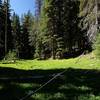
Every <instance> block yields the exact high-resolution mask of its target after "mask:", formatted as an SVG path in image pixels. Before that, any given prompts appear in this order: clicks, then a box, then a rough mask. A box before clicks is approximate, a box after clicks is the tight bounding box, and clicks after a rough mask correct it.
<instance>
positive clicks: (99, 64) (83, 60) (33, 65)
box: [0, 54, 100, 70]
mask: <svg viewBox="0 0 100 100" xmlns="http://www.w3.org/2000/svg"><path fill="white" fill-rule="evenodd" d="M6 62H7V61H1V62H0V67H11V68H17V69H25V70H29V69H30V70H34V69H44V70H46V69H59V68H64V69H65V68H81V69H100V61H99V60H97V59H96V58H94V57H91V54H90V55H86V56H82V57H77V58H71V59H64V60H51V59H50V60H41V61H40V60H20V61H18V60H17V61H16V63H6Z"/></svg>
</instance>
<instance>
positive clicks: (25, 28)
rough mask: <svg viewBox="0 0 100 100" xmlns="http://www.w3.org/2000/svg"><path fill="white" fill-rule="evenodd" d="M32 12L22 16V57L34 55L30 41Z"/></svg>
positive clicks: (27, 57) (26, 57)
mask: <svg viewBox="0 0 100 100" xmlns="http://www.w3.org/2000/svg"><path fill="white" fill-rule="evenodd" d="M30 23H31V20H30V12H28V13H27V14H25V15H24V17H23V18H22V28H21V48H20V54H19V56H20V58H22V59H29V58H32V57H33V54H32V53H33V52H32V51H31V46H30V42H29V33H30V29H29V28H30Z"/></svg>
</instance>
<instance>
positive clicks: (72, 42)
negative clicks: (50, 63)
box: [0, 0, 92, 59]
mask: <svg viewBox="0 0 100 100" xmlns="http://www.w3.org/2000/svg"><path fill="white" fill-rule="evenodd" d="M79 7H80V2H79V0H36V14H35V16H33V15H32V14H31V12H30V11H29V12H27V13H26V14H24V15H23V16H22V18H19V16H18V15H17V14H16V13H14V14H13V15H11V14H10V12H11V10H10V5H9V3H6V2H3V3H2V2H1V0H0V59H3V58H4V57H5V56H6V55H7V54H8V53H9V52H14V53H15V54H16V58H20V59H31V58H39V59H48V58H53V59H56V58H57V59H62V58H69V57H75V56H78V55H80V54H81V53H82V52H84V51H88V52H89V51H91V50H92V48H91V43H90V42H89V40H88V37H87V33H86V31H85V30H83V29H81V25H80V20H81V18H80V17H79V12H80V10H79ZM6 21H7V22H6Z"/></svg>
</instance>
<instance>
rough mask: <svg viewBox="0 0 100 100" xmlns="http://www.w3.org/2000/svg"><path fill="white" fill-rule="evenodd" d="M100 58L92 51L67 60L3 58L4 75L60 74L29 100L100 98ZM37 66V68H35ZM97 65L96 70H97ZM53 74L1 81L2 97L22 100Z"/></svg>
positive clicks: (0, 73) (2, 99) (0, 74)
mask: <svg viewBox="0 0 100 100" xmlns="http://www.w3.org/2000/svg"><path fill="white" fill-rule="evenodd" d="M99 66H100V60H98V59H96V58H95V57H94V56H93V55H92V54H89V55H85V56H82V57H77V58H71V59H64V60H51V59H50V60H41V61H40V60H20V61H19V60H17V61H16V63H14V62H11V61H1V62H0V78H2V77H11V78H12V77H18V78H19V77H27V76H34V75H45V76H46V75H48V74H56V73H59V72H62V71H64V70H65V69H67V70H66V72H65V73H64V74H63V77H58V78H56V79H55V80H53V81H52V82H51V83H49V84H48V85H46V86H45V87H43V88H42V89H41V90H39V91H38V92H36V94H34V95H31V96H30V97H28V98H27V99H26V100H100V71H99V70H100V67H99ZM35 69H36V70H35ZM95 69H96V70H95ZM49 79H50V78H48V77H47V76H46V77H45V78H40V79H35V80H34V79H33V80H31V79H30V80H24V81H19V80H16V81H14V80H12V81H9V82H7V81H6V82H1V81H0V100H20V99H21V98H22V97H24V96H26V95H27V94H29V93H30V92H32V91H35V90H36V89H38V88H39V87H40V86H42V85H43V84H44V83H45V82H47V81H48V80H49Z"/></svg>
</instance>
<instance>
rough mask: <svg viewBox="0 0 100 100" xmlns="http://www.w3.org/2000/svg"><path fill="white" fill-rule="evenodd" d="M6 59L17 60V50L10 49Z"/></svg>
mask: <svg viewBox="0 0 100 100" xmlns="http://www.w3.org/2000/svg"><path fill="white" fill-rule="evenodd" d="M4 59H5V60H8V61H15V60H16V59H17V57H16V52H12V51H9V52H8V54H7V55H6V56H5V58H4Z"/></svg>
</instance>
